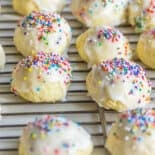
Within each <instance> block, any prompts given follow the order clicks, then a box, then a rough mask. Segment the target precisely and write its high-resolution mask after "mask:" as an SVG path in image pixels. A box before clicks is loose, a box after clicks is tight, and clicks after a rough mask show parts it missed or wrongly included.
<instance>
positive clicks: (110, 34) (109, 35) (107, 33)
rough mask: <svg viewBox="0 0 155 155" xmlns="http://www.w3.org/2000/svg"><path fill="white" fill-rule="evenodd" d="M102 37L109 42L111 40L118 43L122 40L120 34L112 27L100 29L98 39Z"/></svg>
mask: <svg viewBox="0 0 155 155" xmlns="http://www.w3.org/2000/svg"><path fill="white" fill-rule="evenodd" d="M101 36H103V37H104V38H105V39H107V40H110V41H111V42H118V41H119V40H120V39H121V34H120V32H119V31H118V30H116V29H112V28H110V27H107V28H102V29H100V30H99V31H98V32H97V37H98V38H100V37H101Z"/></svg>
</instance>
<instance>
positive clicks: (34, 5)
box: [13, 0, 67, 15]
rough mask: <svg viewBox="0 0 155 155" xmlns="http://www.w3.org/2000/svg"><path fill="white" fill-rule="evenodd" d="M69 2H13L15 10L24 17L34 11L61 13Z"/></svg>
mask: <svg viewBox="0 0 155 155" xmlns="http://www.w3.org/2000/svg"><path fill="white" fill-rule="evenodd" d="M66 1H67V0H52V1H51V0H13V8H14V10H15V11H16V12H18V13H19V14H22V15H28V14H29V13H31V12H32V11H39V10H49V11H51V12H60V11H61V10H62V9H63V8H64V6H65V4H66Z"/></svg>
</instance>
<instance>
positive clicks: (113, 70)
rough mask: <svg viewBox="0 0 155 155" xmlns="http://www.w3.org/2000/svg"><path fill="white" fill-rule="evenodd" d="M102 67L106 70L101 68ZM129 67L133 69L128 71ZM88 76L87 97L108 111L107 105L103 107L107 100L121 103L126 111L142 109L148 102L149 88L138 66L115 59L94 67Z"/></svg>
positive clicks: (142, 71)
mask: <svg viewBox="0 0 155 155" xmlns="http://www.w3.org/2000/svg"><path fill="white" fill-rule="evenodd" d="M120 62H121V63H120ZM117 63H118V64H119V66H117V65H116V64H117ZM120 64H121V65H120ZM102 65H103V66H104V67H105V66H107V68H106V67H105V68H103V67H102ZM108 66H109V67H108ZM130 67H133V69H130V70H129V68H130ZM120 68H121V69H120ZM107 69H108V70H109V71H108V70H107ZM134 70H135V71H134ZM134 72H135V73H134ZM89 74H90V75H89V76H90V79H89V80H87V88H88V92H89V95H90V96H91V97H92V98H93V99H94V100H95V101H96V102H97V103H98V104H99V105H100V106H101V107H105V106H106V107H105V108H108V109H109V107H108V105H104V101H105V99H107V98H110V99H111V100H113V101H119V102H121V103H122V104H123V105H124V106H125V107H126V109H135V108H138V107H143V106H145V105H146V103H148V102H149V101H150V94H151V86H150V83H149V81H148V80H147V78H146V75H145V72H144V70H143V69H142V67H140V66H139V65H138V64H135V63H133V62H129V61H125V60H123V59H118V58H117V59H116V58H115V59H113V60H111V61H105V63H104V62H103V63H102V64H101V65H98V66H94V67H93V69H92V71H91V72H90V73H89ZM136 74H137V75H136ZM91 88H93V89H91Z"/></svg>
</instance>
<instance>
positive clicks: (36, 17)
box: [18, 11, 63, 45]
mask: <svg viewBox="0 0 155 155" xmlns="http://www.w3.org/2000/svg"><path fill="white" fill-rule="evenodd" d="M61 20H62V19H61V16H60V15H58V14H56V13H51V12H47V11H42V12H37V11H33V12H32V13H30V14H29V15H28V16H26V17H24V19H23V20H22V21H21V22H20V23H19V25H18V26H19V27H21V28H23V30H24V35H27V33H28V32H27V31H26V30H29V29H32V28H36V29H37V33H38V40H39V41H44V43H45V44H46V45H48V44H49V43H48V39H47V35H48V34H49V33H54V32H62V31H63V29H62V26H63V25H62V22H61Z"/></svg>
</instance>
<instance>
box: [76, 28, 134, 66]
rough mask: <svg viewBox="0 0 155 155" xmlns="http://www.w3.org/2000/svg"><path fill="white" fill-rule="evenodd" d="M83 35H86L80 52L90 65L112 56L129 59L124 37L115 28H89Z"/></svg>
mask: <svg viewBox="0 0 155 155" xmlns="http://www.w3.org/2000/svg"><path fill="white" fill-rule="evenodd" d="M83 35H86V38H85V40H84V43H83V44H84V47H83V48H81V49H82V51H80V52H84V55H86V57H87V59H88V60H87V61H88V63H89V64H90V65H93V64H98V63H100V62H102V61H105V60H108V59H112V58H114V57H118V58H119V57H120V58H121V57H122V58H125V59H131V57H132V52H131V50H130V47H129V43H128V41H127V39H126V37H125V36H123V34H122V33H121V32H120V31H119V30H117V29H115V28H111V27H97V28H91V29H89V30H87V31H86V32H85V33H83V34H82V35H81V36H83ZM79 39H80V37H79ZM78 46H80V45H78ZM81 46H82V45H81ZM80 52H79V53H80ZM81 55H82V54H81Z"/></svg>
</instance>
